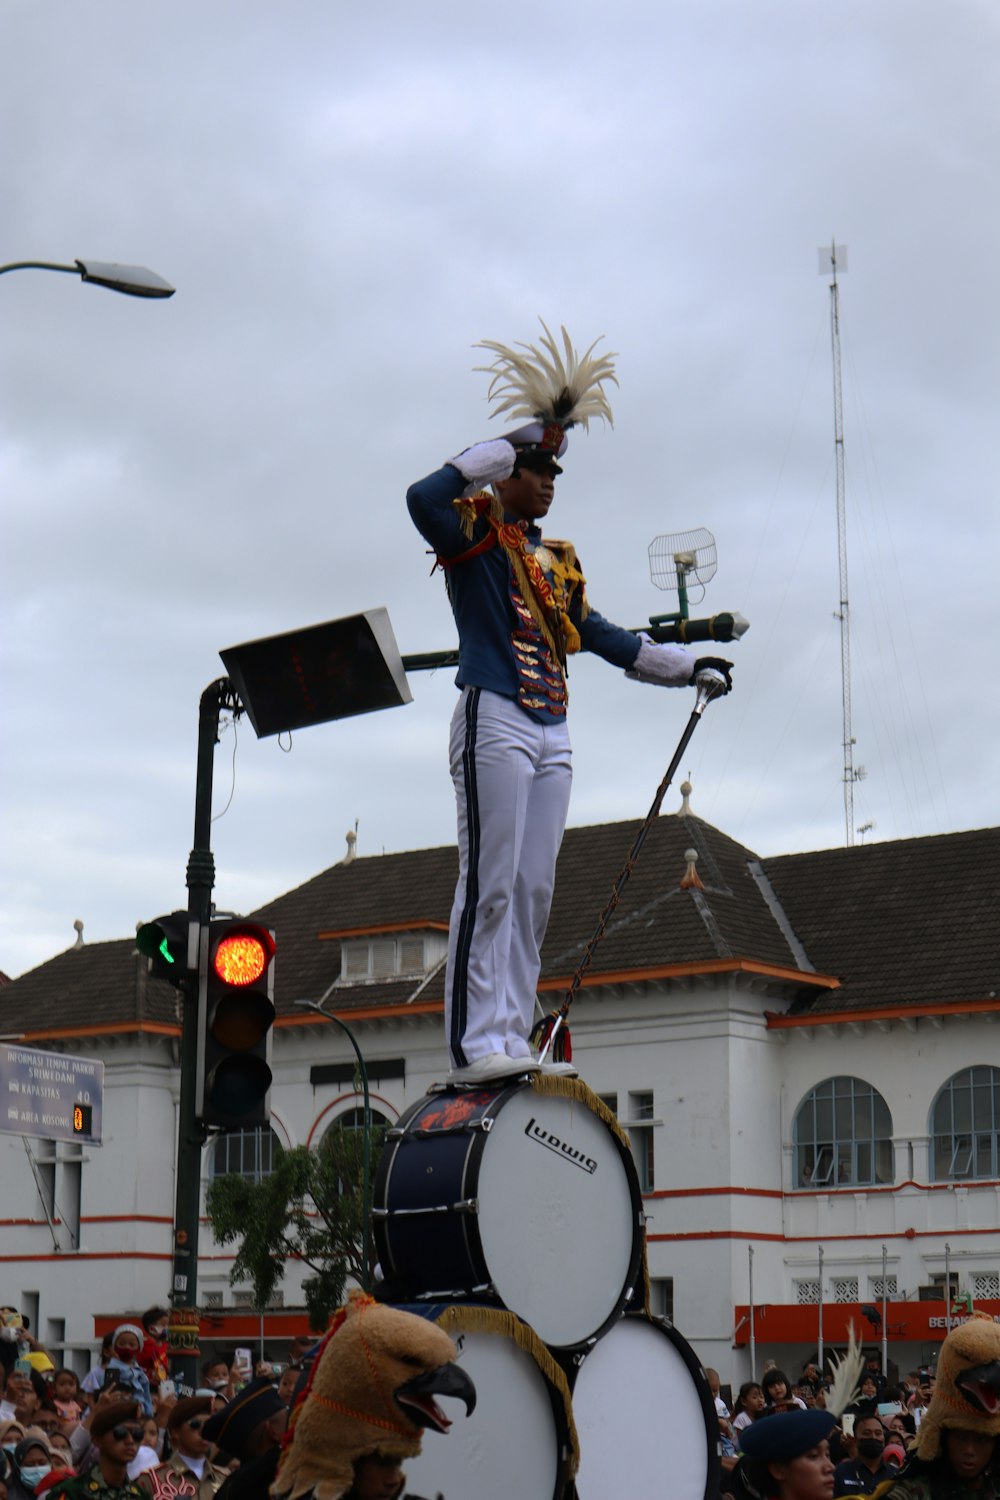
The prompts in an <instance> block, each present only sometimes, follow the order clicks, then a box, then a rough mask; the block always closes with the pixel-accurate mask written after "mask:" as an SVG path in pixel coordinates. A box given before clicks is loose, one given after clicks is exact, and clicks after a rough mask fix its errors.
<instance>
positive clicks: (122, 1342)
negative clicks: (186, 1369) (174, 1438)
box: [105, 1323, 153, 1417]
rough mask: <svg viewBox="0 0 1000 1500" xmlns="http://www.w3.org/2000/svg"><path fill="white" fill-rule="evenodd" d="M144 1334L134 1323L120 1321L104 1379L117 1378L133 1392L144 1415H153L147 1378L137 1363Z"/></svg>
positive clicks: (119, 1382) (115, 1332)
mask: <svg viewBox="0 0 1000 1500" xmlns="http://www.w3.org/2000/svg"><path fill="white" fill-rule="evenodd" d="M145 1338H146V1335H145V1333H144V1332H143V1329H142V1328H141V1327H140V1326H139V1325H138V1324H136V1323H121V1324H119V1326H118V1327H117V1328H116V1329H115V1331H114V1336H113V1338H112V1340H111V1358H110V1359H109V1360H108V1368H107V1373H106V1377H105V1378H106V1381H107V1380H110V1379H114V1380H117V1382H118V1384H119V1385H122V1386H126V1387H127V1388H128V1389H129V1390H130V1391H134V1392H135V1399H136V1400H137V1401H138V1403H139V1405H140V1406H141V1407H142V1414H143V1416H144V1417H151V1416H152V1415H153V1401H152V1397H151V1395H150V1390H149V1379H148V1377H147V1375H146V1372H145V1370H144V1369H143V1368H142V1366H141V1365H140V1364H139V1354H140V1352H141V1350H142V1346H143V1343H144V1342H145Z"/></svg>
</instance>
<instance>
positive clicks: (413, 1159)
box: [373, 1079, 643, 1348]
mask: <svg viewBox="0 0 1000 1500" xmlns="http://www.w3.org/2000/svg"><path fill="white" fill-rule="evenodd" d="M546 1083H547V1081H546V1080H545V1079H541V1080H540V1081H539V1083H538V1084H537V1086H532V1085H531V1084H530V1083H528V1082H526V1081H524V1080H523V1079H522V1080H521V1081H519V1082H516V1083H508V1084H507V1085H506V1086H505V1087H501V1086H497V1087H493V1088H477V1089H471V1088H463V1089H455V1090H445V1091H442V1092H440V1093H436V1094H430V1095H429V1096H428V1097H427V1098H425V1099H421V1100H418V1102H417V1103H416V1104H415V1105H414V1106H413V1107H412V1109H410V1110H408V1111H407V1112H406V1114H405V1115H403V1117H402V1119H401V1120H400V1122H399V1124H398V1125H397V1126H395V1127H394V1128H393V1129H392V1130H390V1131H389V1132H388V1136H387V1140H386V1144H385V1146H384V1148H383V1150H382V1155H381V1158H380V1160H379V1166H378V1174H377V1177H376V1182H375V1194H374V1216H373V1217H374V1227H375V1239H376V1243H377V1245H378V1253H379V1260H380V1262H381V1266H382V1270H383V1273H384V1275H385V1278H386V1282H387V1284H388V1286H389V1287H390V1288H391V1300H392V1301H399V1302H412V1301H416V1300H418V1299H424V1298H426V1299H428V1300H434V1301H455V1300H456V1299H458V1298H462V1297H473V1298H475V1299H476V1300H477V1301H481V1300H483V1299H484V1298H485V1299H489V1298H496V1299H497V1300H498V1301H499V1302H501V1303H502V1304H503V1305H504V1306H505V1307H507V1308H509V1309H510V1310H511V1311H512V1312H514V1313H516V1314H517V1316H518V1317H519V1318H521V1319H522V1320H523V1321H524V1322H525V1323H528V1324H530V1325H531V1327H532V1328H533V1329H534V1331H535V1332H536V1333H537V1334H538V1336H539V1338H540V1339H541V1340H542V1341H543V1343H546V1344H549V1345H551V1346H552V1347H554V1348H578V1347H581V1346H583V1345H585V1344H587V1343H588V1342H589V1341H591V1340H593V1339H594V1338H599V1337H600V1336H601V1334H602V1333H603V1332H604V1330H605V1329H606V1328H610V1327H611V1325H612V1324H613V1323H614V1322H615V1321H616V1320H617V1318H618V1317H619V1315H620V1314H621V1312H622V1310H623V1308H624V1307H625V1306H626V1304H627V1303H628V1302H629V1301H630V1300H631V1298H632V1294H633V1289H634V1288H635V1286H636V1284H637V1281H638V1280H639V1277H640V1275H641V1264H642V1225H643V1216H642V1198H641V1194H640V1191H639V1183H638V1179H637V1176H636V1171H635V1166H634V1164H633V1161H632V1157H631V1154H630V1152H629V1150H628V1147H627V1145H626V1144H625V1142H624V1140H623V1139H622V1138H621V1135H620V1133H619V1132H617V1131H616V1129H614V1128H613V1127H612V1125H611V1124H610V1123H609V1122H608V1120H607V1118H605V1117H602V1114H601V1113H600V1112H599V1111H600V1110H601V1108H602V1106H601V1105H600V1101H599V1100H598V1099H597V1096H596V1095H594V1094H592V1093H591V1091H590V1090H589V1089H588V1088H587V1087H586V1085H584V1084H579V1085H578V1086H577V1087H576V1090H575V1092H573V1093H567V1092H564V1093H559V1092H557V1091H556V1090H555V1089H554V1088H550V1089H549V1091H548V1092H547V1091H546Z"/></svg>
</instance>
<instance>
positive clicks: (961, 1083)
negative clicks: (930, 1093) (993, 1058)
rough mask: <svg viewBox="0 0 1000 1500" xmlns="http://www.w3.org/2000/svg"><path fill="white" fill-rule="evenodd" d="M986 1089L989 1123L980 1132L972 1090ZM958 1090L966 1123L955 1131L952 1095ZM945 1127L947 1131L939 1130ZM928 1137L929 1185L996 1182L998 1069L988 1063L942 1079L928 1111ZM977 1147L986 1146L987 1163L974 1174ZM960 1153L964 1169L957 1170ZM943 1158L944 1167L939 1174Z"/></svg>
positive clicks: (999, 1169) (999, 1160)
mask: <svg viewBox="0 0 1000 1500" xmlns="http://www.w3.org/2000/svg"><path fill="white" fill-rule="evenodd" d="M977 1075H981V1076H979V1077H977ZM986 1085H988V1086H989V1089H990V1114H991V1122H990V1124H989V1126H988V1127H987V1128H986V1129H983V1128H982V1127H981V1125H980V1123H979V1122H977V1120H976V1115H975V1110H976V1090H977V1088H982V1087H984V1086H986ZM959 1090H961V1091H962V1092H963V1093H964V1092H966V1091H967V1092H968V1096H969V1098H968V1105H969V1109H968V1114H969V1120H968V1124H959V1125H958V1126H957V1127H956V1106H957V1104H958V1099H957V1097H956V1095H957V1094H958V1092H959ZM945 1110H947V1113H948V1117H949V1118H948V1120H947V1121H946V1120H944V1119H943V1118H942V1117H941V1116H942V1112H943V1111H945ZM949 1125H950V1128H942V1127H947V1126H949ZM928 1134H929V1136H930V1146H931V1181H932V1182H992V1181H996V1180H997V1178H1000V1068H996V1067H993V1066H992V1065H991V1064H990V1063H971V1064H970V1065H969V1066H968V1067H967V1068H959V1070H958V1072H957V1073H953V1074H952V1075H951V1077H950V1078H948V1079H946V1080H945V1082H944V1083H943V1084H942V1085H941V1087H940V1089H939V1090H938V1092H937V1094H936V1095H935V1098H934V1102H933V1104H932V1105H931V1108H930V1118H929V1129H928ZM981 1143H986V1146H987V1155H988V1161H987V1164H986V1167H985V1169H984V1170H981V1171H977V1170H976V1167H977V1161H978V1158H979V1154H980V1150H981ZM949 1147H950V1149H949ZM960 1153H962V1154H963V1155H964V1159H965V1167H964V1169H961V1170H960V1169H959V1156H960ZM945 1154H947V1157H948V1166H947V1169H946V1170H944V1171H942V1170H941V1163H942V1162H943V1160H944V1157H945Z"/></svg>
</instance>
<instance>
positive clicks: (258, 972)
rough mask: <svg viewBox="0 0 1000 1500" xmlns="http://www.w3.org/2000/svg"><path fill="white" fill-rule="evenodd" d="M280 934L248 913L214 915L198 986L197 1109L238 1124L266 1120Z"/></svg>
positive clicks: (215, 1120) (216, 1121)
mask: <svg viewBox="0 0 1000 1500" xmlns="http://www.w3.org/2000/svg"><path fill="white" fill-rule="evenodd" d="M274 947H275V945H274V933H273V932H272V931H270V929H269V928H267V927H261V926H260V925H259V924H258V923H256V922H247V921H244V920H243V918H242V917H226V918H217V919H216V920H214V921H213V922H212V923H211V925H210V927H209V931H208V951H207V966H206V967H205V968H204V969H203V971H202V972H201V974H200V978H199V984H198V1074H197V1092H196V1096H195V1115H196V1117H197V1118H198V1119H199V1120H200V1121H201V1122H202V1123H203V1124H205V1125H219V1126H222V1127H223V1129H229V1130H239V1129H241V1128H244V1127H252V1126H254V1125H265V1124H266V1123H267V1120H268V1115H269V1108H268V1105H269V1095H270V1089H271V1027H272V1025H273V1024H274Z"/></svg>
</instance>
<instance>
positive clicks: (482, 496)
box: [451, 490, 495, 542]
mask: <svg viewBox="0 0 1000 1500" xmlns="http://www.w3.org/2000/svg"><path fill="white" fill-rule="evenodd" d="M494 499H495V497H494V496H493V495H491V494H490V493H489V492H488V491H487V490H479V491H478V493H477V494H475V495H468V496H464V495H459V497H458V499H457V500H453V501H452V502H451V503H452V505H454V507H455V510H456V511H457V512H458V519H459V524H460V525H461V527H462V534H463V535H464V536H465V537H467V538H468V540H469V541H470V542H471V541H472V532H473V529H474V527H475V524H476V522H477V521H478V520H479V517H480V516H481V515H483V514H485V512H486V511H488V510H489V508H490V506H491V505H492V504H493V503H494Z"/></svg>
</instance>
